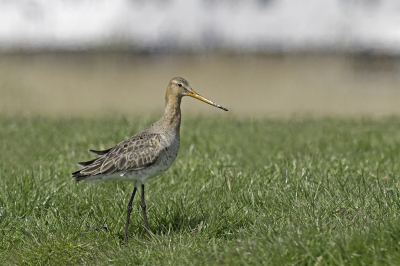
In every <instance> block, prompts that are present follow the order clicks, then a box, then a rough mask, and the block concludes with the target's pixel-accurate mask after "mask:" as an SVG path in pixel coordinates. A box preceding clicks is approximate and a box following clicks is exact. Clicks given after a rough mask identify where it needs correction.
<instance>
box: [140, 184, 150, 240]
mask: <svg viewBox="0 0 400 266" xmlns="http://www.w3.org/2000/svg"><path fill="white" fill-rule="evenodd" d="M140 206H142V211H143V218H144V225H145V226H146V231H147V239H148V240H150V230H149V223H148V222H147V214H146V203H144V184H142V202H141V203H140Z"/></svg>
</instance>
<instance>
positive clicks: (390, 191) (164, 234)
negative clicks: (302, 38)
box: [0, 116, 400, 265]
mask: <svg viewBox="0 0 400 266" xmlns="http://www.w3.org/2000/svg"><path fill="white" fill-rule="evenodd" d="M153 121H154V119H152V118H142V119H131V118H123V117H122V118H119V119H116V120H115V119H111V118H107V117H103V118H79V119H78V118H75V119H74V118H70V119H61V118H57V119H56V118H43V117H34V118H22V117H6V116H2V117H0V149H1V153H0V264H1V265H128V264H130V265H213V264H214V265H219V264H222V265H399V264H400V263H399V261H400V252H399V250H400V246H399V245H400V219H399V214H400V200H399V198H400V191H399V180H400V179H399V173H400V158H399V156H400V118H386V119H382V120H379V121H378V120H368V119H339V118H321V119H311V118H310V119H299V120H296V119H287V120H283V119H260V120H243V119H242V120H237V119H233V118H229V119H225V118H222V117H219V118H210V117H196V118H194V117H184V119H183V124H182V129H181V136H182V139H181V150H180V153H179V155H178V158H177V160H176V161H175V163H174V165H173V166H172V167H171V169H170V170H169V171H168V172H166V173H165V174H163V175H162V176H160V177H157V178H154V179H152V180H149V181H148V182H147V183H146V185H147V186H146V190H147V191H146V192H147V194H146V203H147V207H148V217H149V225H150V229H151V231H152V233H153V237H152V240H151V241H150V242H148V241H147V240H146V232H145V229H144V227H143V218H142V214H141V209H140V206H139V197H137V198H136V199H135V201H134V208H133V211H132V214H131V224H130V229H129V235H130V240H129V243H128V245H121V242H122V240H123V232H124V224H125V215H126V205H127V203H128V201H129V196H130V194H131V192H132V189H133V185H132V184H131V183H127V182H105V183H98V184H86V183H74V182H73V181H71V180H72V178H71V176H70V173H71V172H73V171H76V170H77V169H78V167H77V166H76V165H75V162H76V161H82V160H85V159H90V158H93V157H92V156H91V155H90V154H89V153H87V151H86V150H87V149H89V148H93V149H101V148H108V147H111V146H112V145H114V144H115V143H118V142H119V141H121V140H123V139H124V138H126V137H129V136H131V135H133V134H134V133H136V132H137V131H139V130H141V129H143V128H144V127H145V126H146V125H148V124H150V123H151V122H153ZM139 195H140V194H139ZM105 228H106V229H107V230H105Z"/></svg>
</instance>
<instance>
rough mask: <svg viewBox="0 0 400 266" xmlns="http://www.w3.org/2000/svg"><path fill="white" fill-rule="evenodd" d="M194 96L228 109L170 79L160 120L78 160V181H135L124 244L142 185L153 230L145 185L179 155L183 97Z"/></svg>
mask: <svg viewBox="0 0 400 266" xmlns="http://www.w3.org/2000/svg"><path fill="white" fill-rule="evenodd" d="M184 96H190V97H193V98H196V99H198V100H201V101H203V102H205V103H208V104H210V105H212V106H215V107H217V108H220V109H222V110H224V111H228V109H226V108H225V107H222V106H221V105H219V104H217V103H215V102H213V101H211V100H209V99H207V98H205V97H203V96H201V95H199V94H198V93H196V92H195V91H194V90H193V89H192V87H191V86H190V84H189V82H188V81H187V80H185V79H184V78H181V77H175V78H173V79H171V80H170V82H169V84H168V86H167V91H166V93H165V111H164V114H163V116H162V118H161V119H160V120H158V121H157V122H155V123H153V124H151V125H150V126H148V127H147V128H145V129H144V130H142V131H141V132H139V133H137V134H135V135H134V136H132V137H130V138H128V139H126V140H124V141H122V142H120V143H118V144H117V145H115V146H114V147H112V148H109V149H106V150H89V152H91V153H94V154H96V155H98V156H100V157H97V158H96V159H93V160H90V161H84V162H78V163H77V165H79V166H81V167H83V168H82V169H81V170H79V171H76V172H74V173H72V176H73V177H74V180H75V181H77V182H78V181H83V182H102V181H107V180H122V181H131V182H134V189H133V192H132V196H131V198H130V200H129V203H128V206H127V216H126V224H125V234H124V243H125V242H127V239H128V228H129V219H130V214H131V211H132V202H133V199H134V197H135V194H136V191H137V189H138V187H139V186H141V191H142V194H141V202H140V206H141V208H142V213H143V219H144V224H145V228H146V233H147V238H148V240H150V230H149V225H148V221H147V214H146V204H145V200H144V195H145V194H144V188H145V182H146V181H147V179H149V178H152V177H156V176H158V175H161V174H162V173H164V172H166V171H167V170H168V169H169V168H170V167H171V165H172V164H173V162H174V160H175V158H176V156H177V155H178V151H179V146H180V133H179V132H180V126H181V108H180V106H181V100H182V98H183V97H184Z"/></svg>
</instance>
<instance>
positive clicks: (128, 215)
mask: <svg viewBox="0 0 400 266" xmlns="http://www.w3.org/2000/svg"><path fill="white" fill-rule="evenodd" d="M136 190H137V188H136V184H135V188H134V189H133V193H132V196H131V199H130V200H129V203H128V207H127V211H128V212H127V214H126V226H125V236H124V243H125V242H126V240H127V239H128V226H129V218H130V217H131V211H132V201H133V198H134V197H135V194H136Z"/></svg>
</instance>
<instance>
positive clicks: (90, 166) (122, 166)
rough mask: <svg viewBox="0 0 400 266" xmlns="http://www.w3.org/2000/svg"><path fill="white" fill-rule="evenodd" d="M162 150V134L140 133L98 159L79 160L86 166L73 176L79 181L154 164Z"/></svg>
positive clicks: (80, 163)
mask: <svg viewBox="0 0 400 266" xmlns="http://www.w3.org/2000/svg"><path fill="white" fill-rule="evenodd" d="M162 150H163V148H162V146H161V136H160V134H156V133H138V134H136V135H135V136H133V137H131V138H129V139H126V140H124V141H122V142H120V143H119V144H117V145H115V146H114V147H112V148H111V149H109V151H108V152H107V153H105V154H104V155H102V156H101V157H99V158H97V159H94V160H91V161H88V162H79V163H78V165H80V166H83V167H84V168H83V169H82V170H80V171H77V172H75V173H72V176H73V177H75V180H77V181H79V180H81V179H84V178H85V177H87V176H93V175H100V174H101V175H111V174H113V173H116V172H122V171H132V170H139V169H142V168H145V167H147V166H149V165H151V164H153V163H154V162H155V161H156V160H157V158H158V156H159V154H160V153H161V151H162ZM101 152H102V151H101Z"/></svg>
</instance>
